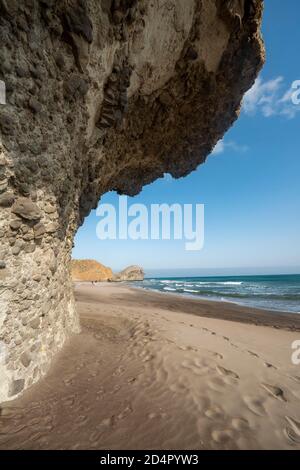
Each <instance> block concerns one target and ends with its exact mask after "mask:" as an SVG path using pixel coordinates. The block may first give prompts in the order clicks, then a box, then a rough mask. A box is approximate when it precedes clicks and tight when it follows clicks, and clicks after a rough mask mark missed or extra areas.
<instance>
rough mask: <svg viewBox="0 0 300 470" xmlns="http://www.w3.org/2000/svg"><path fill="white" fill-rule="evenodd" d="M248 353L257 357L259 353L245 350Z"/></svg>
mask: <svg viewBox="0 0 300 470" xmlns="http://www.w3.org/2000/svg"><path fill="white" fill-rule="evenodd" d="M247 353H248V354H250V356H253V357H258V358H259V355H258V354H256V353H255V352H253V351H247Z"/></svg>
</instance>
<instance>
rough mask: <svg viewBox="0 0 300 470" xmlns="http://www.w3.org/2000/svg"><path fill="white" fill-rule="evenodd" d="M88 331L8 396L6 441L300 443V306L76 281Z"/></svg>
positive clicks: (74, 445)
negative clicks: (265, 307) (271, 308)
mask: <svg viewBox="0 0 300 470" xmlns="http://www.w3.org/2000/svg"><path fill="white" fill-rule="evenodd" d="M75 294H76V299H77V306H78V310H79V313H80V319H81V326H82V332H81V333H80V334H79V335H76V336H74V337H72V339H71V340H70V341H69V342H68V344H67V345H66V346H65V348H64V349H63V351H61V352H60V353H59V354H58V355H57V357H56V360H55V362H54V363H53V365H52V367H51V369H50V372H49V373H48V375H47V376H46V378H44V379H43V380H41V381H40V382H39V383H38V384H36V385H34V386H33V387H31V389H29V390H27V391H26V392H25V394H24V395H23V396H22V397H21V398H19V399H17V400H14V401H12V402H8V403H6V404H2V405H1V413H0V448H1V449H139V448H141V449H200V450H201V449H300V406H299V405H300V365H299V366H296V365H293V364H292V361H291V355H292V352H293V351H292V349H291V344H292V342H293V341H295V340H300V315H299V316H297V315H292V314H280V313H272V312H267V311H259V310H254V309H249V308H243V307H239V306H237V305H233V304H229V303H228V304H227V303H219V302H218V303H217V302H208V301H200V300H194V299H189V298H182V297H179V296H175V295H172V294H160V293H154V292H146V291H143V290H138V289H132V288H130V287H128V286H125V285H116V284H105V283H103V284H98V285H97V286H92V285H77V286H75Z"/></svg>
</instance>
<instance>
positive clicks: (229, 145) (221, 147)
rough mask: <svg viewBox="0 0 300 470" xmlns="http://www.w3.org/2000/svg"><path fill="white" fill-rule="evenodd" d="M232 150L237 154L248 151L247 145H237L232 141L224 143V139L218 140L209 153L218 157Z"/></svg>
mask: <svg viewBox="0 0 300 470" xmlns="http://www.w3.org/2000/svg"><path fill="white" fill-rule="evenodd" d="M227 149H228V150H233V151H234V152H237V153H244V152H247V150H249V147H248V146H247V145H239V144H237V143H236V142H234V141H232V140H231V141H228V142H227V141H225V140H224V139H222V140H219V142H218V143H217V144H216V146H215V148H214V149H213V151H212V152H211V155H220V154H221V153H224V152H225V151H226V150H227Z"/></svg>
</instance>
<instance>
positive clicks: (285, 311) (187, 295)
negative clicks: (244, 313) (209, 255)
mask: <svg viewBox="0 0 300 470" xmlns="http://www.w3.org/2000/svg"><path fill="white" fill-rule="evenodd" d="M124 282H126V281H124ZM127 285H128V287H131V288H134V289H142V290H145V291H149V292H157V293H159V294H167V295H168V294H170V295H177V296H179V297H185V298H186V299H194V300H197V299H199V300H203V301H207V302H216V303H220V302H221V303H224V304H226V303H229V304H233V305H238V306H239V307H242V308H244V307H245V308H249V309H254V310H262V311H263V312H269V313H272V312H274V313H279V314H291V315H300V310H299V312H291V311H290V310H277V309H271V308H263V307H255V306H251V305H245V304H242V303H239V302H238V301H233V300H224V299H216V298H214V299H209V298H207V297H202V296H201V295H196V294H193V293H189V292H185V293H178V292H175V291H174V292H172V291H159V290H156V289H151V288H150V287H143V286H134V287H132V286H130V284H129V283H127Z"/></svg>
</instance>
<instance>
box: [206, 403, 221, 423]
mask: <svg viewBox="0 0 300 470" xmlns="http://www.w3.org/2000/svg"><path fill="white" fill-rule="evenodd" d="M204 414H205V416H207V418H210V419H213V420H221V419H223V418H224V412H223V410H222V409H221V408H220V407H219V406H212V407H211V408H210V409H208V410H206V411H205V412H204Z"/></svg>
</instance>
